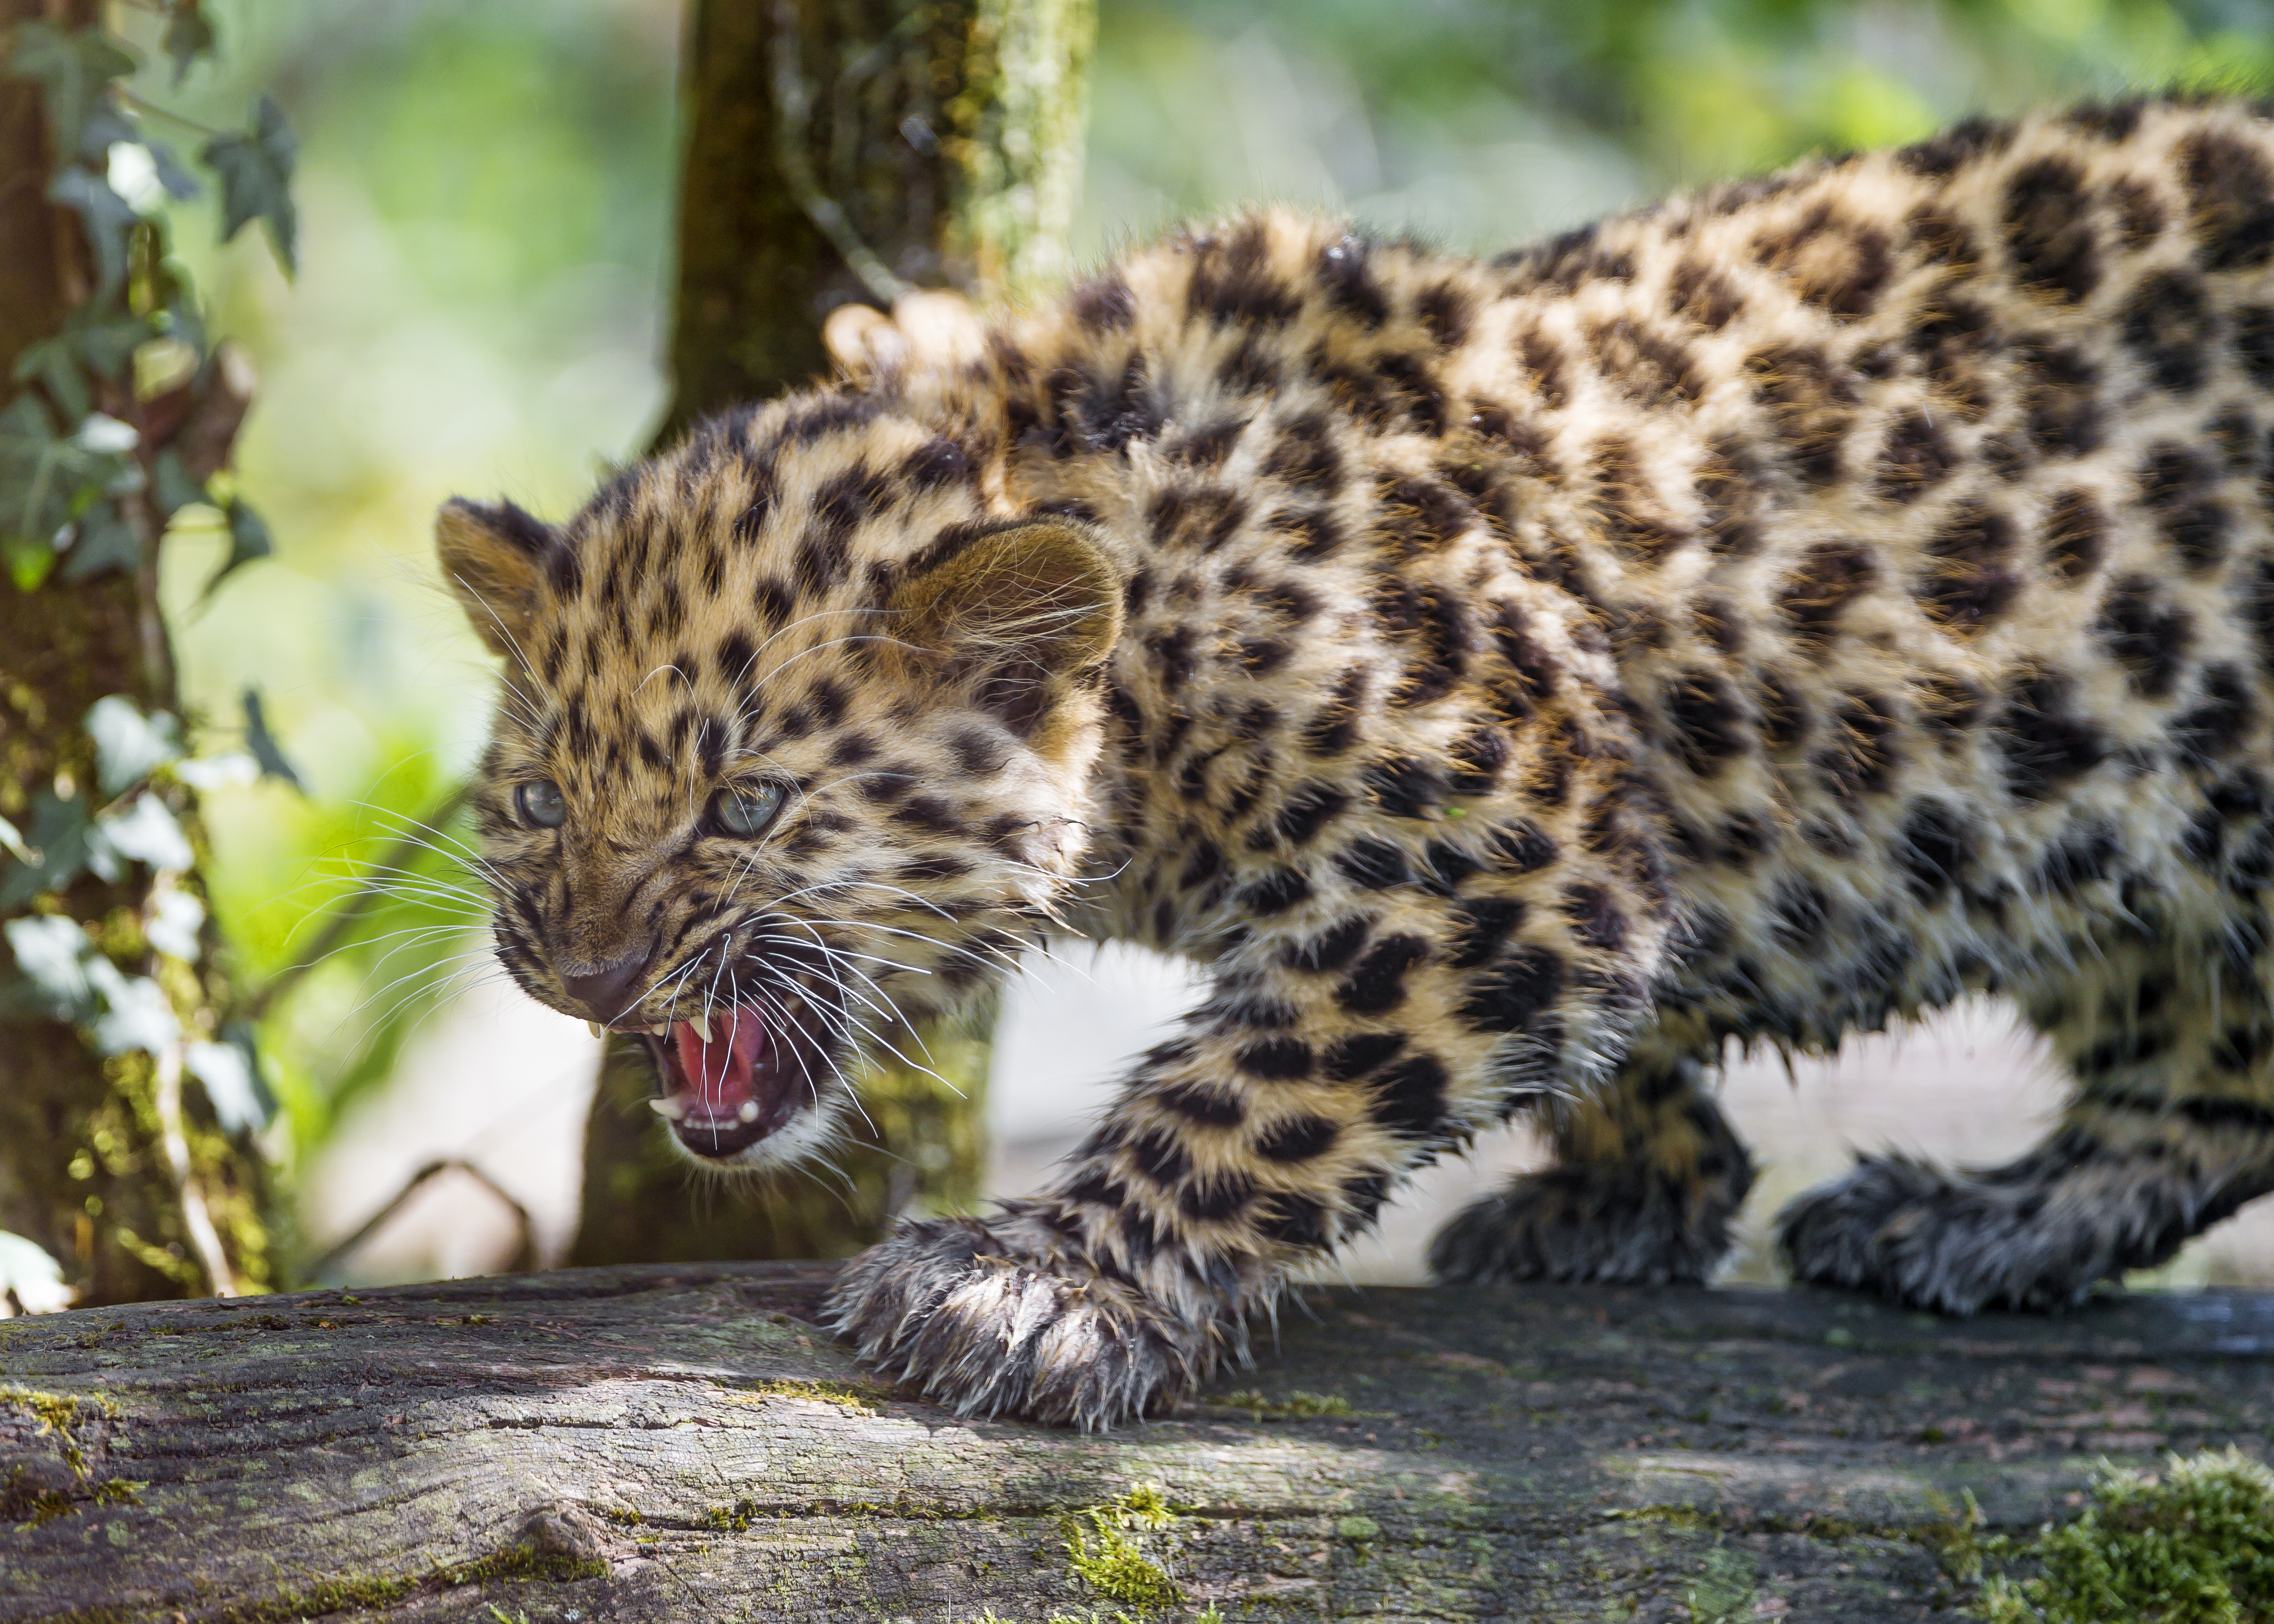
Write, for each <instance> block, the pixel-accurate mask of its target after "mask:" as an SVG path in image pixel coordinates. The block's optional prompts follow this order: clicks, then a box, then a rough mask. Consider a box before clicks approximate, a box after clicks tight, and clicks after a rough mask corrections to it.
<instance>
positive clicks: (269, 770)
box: [245, 688, 308, 795]
mask: <svg viewBox="0 0 2274 1624" xmlns="http://www.w3.org/2000/svg"><path fill="white" fill-rule="evenodd" d="M245 748H246V749H248V750H251V751H252V759H253V760H255V761H257V762H259V763H260V776H261V777H262V778H282V779H283V780H284V782H286V783H287V784H290V786H292V787H293V788H294V789H297V790H298V791H299V792H300V793H302V794H304V795H305V794H306V793H308V786H306V785H305V784H303V783H302V782H301V781H300V775H299V774H298V773H297V772H295V771H292V763H290V762H289V761H286V760H285V759H284V752H283V751H282V750H280V749H278V748H276V735H275V734H274V733H270V732H269V731H268V718H267V716H266V715H264V714H263V713H262V711H261V706H260V689H259V688H247V689H245Z"/></svg>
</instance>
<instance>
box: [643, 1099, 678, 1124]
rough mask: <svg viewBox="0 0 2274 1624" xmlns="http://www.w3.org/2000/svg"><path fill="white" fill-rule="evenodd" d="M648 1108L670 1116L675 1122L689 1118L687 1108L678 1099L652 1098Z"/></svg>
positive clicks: (659, 1114) (658, 1113) (658, 1114)
mask: <svg viewBox="0 0 2274 1624" xmlns="http://www.w3.org/2000/svg"><path fill="white" fill-rule="evenodd" d="M647 1108H648V1109H650V1110H651V1111H653V1112H654V1113H655V1114H656V1115H657V1116H665V1117H668V1118H669V1119H670V1120H672V1121H673V1122H683V1121H685V1120H686V1118H687V1108H686V1107H685V1106H683V1105H681V1103H680V1102H679V1101H676V1100H666V1099H655V1100H650V1101H648V1102H647Z"/></svg>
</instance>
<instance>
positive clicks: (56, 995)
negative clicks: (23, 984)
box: [0, 914, 107, 1020]
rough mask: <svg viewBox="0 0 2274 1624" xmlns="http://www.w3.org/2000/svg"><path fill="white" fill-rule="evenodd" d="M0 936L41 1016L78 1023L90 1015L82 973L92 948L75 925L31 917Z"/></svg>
mask: <svg viewBox="0 0 2274 1624" xmlns="http://www.w3.org/2000/svg"><path fill="white" fill-rule="evenodd" d="M0 936H5V937H6V938H7V941H8V951H10V952H11V953H13V954H14V955H15V957H16V969H17V971H18V973H19V974H21V975H22V976H23V978H24V979H25V980H26V981H29V982H30V983H31V985H32V989H33V991H34V1003H35V1004H36V1006H38V1007H39V1008H41V1011H42V1012H44V1013H45V1014H47V1015H49V1017H51V1018H52V1019H56V1020H84V1019H87V1017H88V1016H89V1015H91V1014H93V1013H94V1007H95V998H94V985H93V983H92V981H90V980H89V977H88V974H87V973H88V969H89V966H90V964H91V962H92V961H93V960H94V944H92V943H90V942H88V940H87V932H86V931H85V930H84V929H81V928H80V926H79V921H77V920H75V919H70V918H66V917H65V916H64V915H62V914H32V915H30V916H28V917H26V918H23V919H11V920H10V921H7V923H5V924H0ZM106 962H107V961H106Z"/></svg>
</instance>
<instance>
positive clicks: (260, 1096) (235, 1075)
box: [182, 1027, 275, 1133]
mask: <svg viewBox="0 0 2274 1624" xmlns="http://www.w3.org/2000/svg"><path fill="white" fill-rule="evenodd" d="M242 1031H243V1028H242V1027H235V1028H232V1029H231V1031H230V1033H228V1034H224V1036H225V1037H226V1038H227V1039H228V1040H229V1041H223V1042H220V1043H214V1042H197V1043H192V1044H190V1045H189V1046H188V1047H186V1048H185V1049H183V1051H182V1064H184V1065H185V1066H186V1067H188V1068H189V1072H190V1075H191V1076H192V1077H194V1078H196V1079H198V1081H200V1082H201V1083H203V1084H204V1085H205V1086H206V1098H207V1099H208V1100H210V1101H213V1108H214V1115H215V1116H218V1117H219V1118H220V1119H221V1129H222V1132H223V1133H238V1132H243V1131H244V1130H245V1129H247V1128H256V1129H257V1128H265V1127H267V1125H268V1113H269V1110H270V1109H271V1108H272V1107H273V1106H274V1104H275V1101H274V1100H273V1099H272V1098H271V1097H270V1096H269V1094H268V1091H267V1089H266V1088H264V1087H262V1086H261V1084H260V1067H259V1065H258V1064H255V1057H254V1054H253V1051H252V1046H251V1044H250V1043H249V1042H248V1043H239V1042H237V1041H236V1034H237V1033H239V1032H242Z"/></svg>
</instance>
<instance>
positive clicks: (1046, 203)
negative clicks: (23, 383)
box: [570, 0, 1096, 1264]
mask: <svg viewBox="0 0 2274 1624" xmlns="http://www.w3.org/2000/svg"><path fill="white" fill-rule="evenodd" d="M1095 29H1096V11H1095V0H947V3H944V4H943V3H933V4H911V3H909V0H764V3H763V4H760V3H757V0H747V3H746V0H697V4H695V6H694V8H693V16H692V19H691V25H690V27H689V34H688V46H687V57H686V67H685V81H686V82H685V92H684V94H685V95H686V97H687V99H688V103H689V133H688V141H687V152H686V158H685V170H684V174H683V176H682V177H681V192H680V226H679V286H678V292H677V297H676V301H675V310H676V324H675V327H674V332H673V336H672V344H671V361H672V369H673V372H674V378H675V380H676V394H675V395H674V399H673V402H672V407H671V411H670V415H669V417H668V419H667V420H666V423H665V425H664V427H663V429H662V431H661V434H660V436H659V439H660V440H669V439H671V438H673V437H674V436H675V435H677V434H678V433H679V432H681V431H682V430H683V429H685V428H686V426H687V425H689V424H690V423H692V422H694V421H695V420H696V419H697V418H699V417H702V416H704V414H705V413H708V412H712V411H715V410H719V409H720V408H721V407H724V406H727V405H730V404H733V403H734V402H738V401H749V400H760V399H764V398H765V397H767V396H770V395H776V394H779V392H780V391H781V390H783V389H785V388H787V387H794V386H797V385H800V384H804V383H809V382H812V381H814V380H817V379H819V378H820V377H822V376H823V375H824V374H825V373H826V372H827V371H828V368H829V358H828V356H827V354H826V352H825V350H824V349H823V347H822V340H821V326H822V322H823V320H824V319H825V317H826V316H827V315H828V314H829V312H831V311H832V310H833V309H835V308H836V307H837V306H839V305H843V304H846V303H848V302H863V303H870V304H877V305H887V306H889V305H891V304H892V302H893V300H894V299H895V298H896V297H899V296H900V294H902V293H904V292H907V291H913V290H915V289H919V288H922V289H938V288H947V289H954V290H956V291H959V292H961V293H963V294H965V295H967V296H968V297H971V298H972V299H973V300H975V302H978V303H980V304H986V303H988V302H990V301H992V300H996V299H999V298H1001V297H1005V296H1006V295H1009V294H1012V293H1015V292H1017V291H1020V290H1021V289H1024V288H1026V287H1028V286H1031V285H1033V284H1035V283H1036V282H1046V281H1049V280H1050V279H1053V278H1056V277H1058V276H1059V275H1061V274H1063V272H1064V270H1065V265H1066V259H1067V253H1066V232H1067V229H1068V228H1069V226H1070V225H1071V223H1072V219H1073V204H1074V197H1075V192H1076V188H1077V186H1078V184H1079V181H1080V177H1081V134H1082V127H1083V123H1084V118H1085V102H1084V95H1085V88H1086V84H1087V78H1088V56H1089V45H1090V40H1091V37H1092V35H1093V34H1094V33H1095ZM894 1047H895V1048H897V1049H900V1052H901V1053H903V1054H905V1055H908V1056H911V1057H913V1058H916V1059H918V1060H922V1059H923V1057H924V1056H930V1059H929V1061H928V1063H927V1064H928V1067H929V1071H930V1072H933V1073H937V1076H936V1077H935V1076H933V1075H929V1074H927V1071H926V1070H923V1069H918V1068H917V1067H914V1066H901V1065H899V1064H885V1065H884V1066H881V1067H877V1068H875V1069H873V1070H872V1071H870V1074H869V1075H867V1076H866V1077H864V1078H862V1079H861V1093H862V1101H863V1104H864V1105H865V1107H866V1109H867V1113H868V1117H869V1121H868V1122H867V1123H866V1124H859V1125H858V1126H857V1130H856V1131H857V1133H858V1136H859V1137H858V1138H857V1139H856V1140H855V1142H854V1143H852V1144H850V1145H848V1146H847V1147H845V1148H844V1149H843V1150H842V1151H841V1152H840V1153H838V1154H833V1155H832V1158H831V1162H832V1166H830V1167H827V1168H821V1167H817V1168H815V1169H810V1170H809V1171H808V1172H806V1173H804V1174H802V1175H790V1176H787V1177H782V1178H779V1179H777V1180H776V1181H775V1182H773V1183H772V1184H771V1185H769V1186H768V1187H766V1188H765V1189H764V1190H763V1191H762V1192H757V1193H756V1194H746V1193H744V1192H741V1191H738V1190H729V1189H724V1188H720V1189H712V1188H708V1187H704V1186H701V1185H694V1184H691V1181H690V1178H689V1173H688V1170H687V1169H686V1167H685V1165H684V1163H683V1162H679V1161H677V1160H675V1159H674V1157H673V1156H672V1155H671V1154H669V1152H668V1149H667V1147H665V1146H664V1145H663V1143H662V1142H661V1136H660V1134H659V1132H658V1130H657V1127H656V1124H655V1122H654V1119H653V1117H652V1116H651V1113H649V1112H648V1111H647V1110H646V1109H645V1108H644V1103H643V1101H644V1099H645V1097H646V1096H647V1095H648V1094H651V1092H652V1091H653V1087H652V1079H651V1073H650V1071H649V1068H648V1064H647V1061H646V1059H645V1056H644V1051H643V1050H642V1049H640V1047H639V1046H638V1045H637V1044H636V1042H633V1041H619V1042H617V1043H616V1044H615V1045H614V1046H613V1047H612V1048H611V1049H610V1052H609V1054H608V1056H607V1058H606V1061H605V1062H604V1064H603V1066H602V1070H601V1078H602V1081H601V1088H600V1094H599V1099H598V1101H596V1103H595V1106H594V1109H593V1113H592V1116H591V1123H590V1126H589V1128H588V1130H587V1135H586V1144H585V1158H584V1222H583V1225H582V1227H581V1229H579V1232H578V1234H577V1237H576V1244H575V1246H574V1247H573V1248H572V1250H571V1252H570V1260H571V1261H572V1262H576V1263H584V1264H600V1263H629V1262H637V1261H654V1260H681V1259H727V1258H811V1257H841V1256H845V1255H847V1254H849V1253H851V1252H856V1251H858V1250H860V1248H862V1247H863V1246H865V1245H867V1244H870V1242H872V1241H874V1240H876V1239H877V1238H878V1237H881V1236H882V1235H883V1234H884V1233H885V1230H886V1229H889V1228H890V1227H891V1224H892V1220H893V1218H894V1217H896V1216H897V1215H898V1214H900V1212H901V1211H902V1210H903V1209H904V1208H906V1207H911V1206H913V1207H916V1208H919V1209H922V1210H925V1211H932V1212H942V1211H953V1210H961V1209H968V1207H970V1205H971V1204H972V1203H973V1202H974V1201H975V1199H977V1198H978V1195H979V1193H980V1190H981V1187H982V1181H983V1178H984V1177H985V1171H986V1156H987V1145H986V1138H985V1133H984V1130H983V1125H982V1122H981V1108H982V1103H983V1100H984V1097H985V1089H986V1081H987V1064H988V1055H989V1046H988V1042H987V1039H986V1035H985V1026H984V1023H983V1024H982V1025H981V1026H979V1027H978V1028H977V1030H976V1031H967V1030H956V1031H945V1030H940V1029H937V1028H927V1029H925V1030H924V1031H922V1033H920V1034H919V1033H902V1034H896V1035H895V1038H894Z"/></svg>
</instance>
